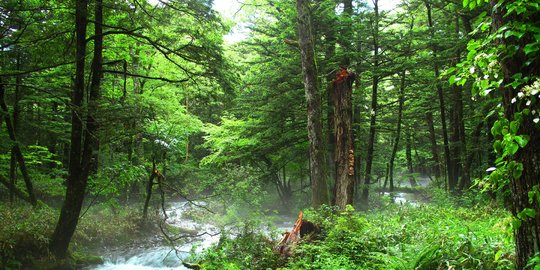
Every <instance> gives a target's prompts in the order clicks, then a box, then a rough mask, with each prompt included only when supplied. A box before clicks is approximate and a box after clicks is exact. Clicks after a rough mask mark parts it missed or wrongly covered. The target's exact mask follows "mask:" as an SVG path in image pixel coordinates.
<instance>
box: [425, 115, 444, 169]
mask: <svg viewBox="0 0 540 270" xmlns="http://www.w3.org/2000/svg"><path fill="white" fill-rule="evenodd" d="M426 124H427V126H428V130H429V141H430V143H431V159H432V162H433V167H432V170H433V172H434V174H435V178H437V179H438V178H440V177H441V171H442V170H441V162H440V159H439V147H438V146H437V138H436V136H435V127H434V124H433V113H432V112H426Z"/></svg>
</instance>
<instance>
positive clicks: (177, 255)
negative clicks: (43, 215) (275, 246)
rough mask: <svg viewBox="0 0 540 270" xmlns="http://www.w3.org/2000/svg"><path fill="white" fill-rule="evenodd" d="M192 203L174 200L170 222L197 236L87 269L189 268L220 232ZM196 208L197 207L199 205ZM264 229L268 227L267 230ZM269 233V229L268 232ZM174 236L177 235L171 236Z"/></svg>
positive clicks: (286, 224) (286, 223) (286, 225)
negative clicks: (198, 216)
mask: <svg viewBox="0 0 540 270" xmlns="http://www.w3.org/2000/svg"><path fill="white" fill-rule="evenodd" d="M383 196H389V197H391V198H392V200H393V201H394V203H397V204H405V203H410V204H412V205H413V206H417V201H416V199H415V197H414V194H409V193H402V192H399V193H394V194H389V193H384V194H383ZM191 207H192V205H190V204H189V203H187V202H173V203H171V204H170V205H169V206H168V207H167V209H166V213H167V216H168V219H167V221H166V222H167V223H168V225H170V226H173V227H176V228H178V229H180V230H181V231H184V232H190V233H192V234H195V235H196V236H195V237H192V238H190V239H189V240H190V241H187V242H185V243H184V244H181V245H178V246H176V247H175V249H176V251H175V249H173V248H172V247H170V246H165V245H164V244H162V243H161V242H163V241H157V242H158V243H159V244H155V245H150V246H138V247H129V248H123V249H120V250H113V251H107V250H106V251H104V253H106V254H105V255H103V259H104V263H103V264H101V265H95V266H91V267H88V268H86V269H87V270H152V269H161V270H163V269H176V270H179V269H180V270H187V269H188V268H186V267H184V266H183V265H182V260H184V259H185V258H187V256H188V255H189V253H190V251H191V250H192V248H194V247H195V246H196V250H195V251H196V252H201V251H202V250H203V249H205V248H208V247H210V246H211V245H212V244H214V243H217V242H218V241H219V237H220V236H219V231H218V229H217V228H216V227H214V226H212V225H210V224H203V223H198V222H195V221H194V220H192V219H189V218H187V217H185V216H184V215H183V214H184V213H186V212H187V211H189V210H190V208H191ZM195 207H196V206H195ZM277 219H278V220H280V222H278V223H274V225H275V227H276V228H277V229H278V230H279V231H286V230H290V229H291V228H292V225H293V223H294V221H295V220H296V217H285V216H278V217H277ZM263 231H264V230H263ZM266 232H268V231H266ZM171 236H172V237H174V235H171Z"/></svg>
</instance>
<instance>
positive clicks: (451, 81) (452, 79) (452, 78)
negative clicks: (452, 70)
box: [448, 75, 456, 84]
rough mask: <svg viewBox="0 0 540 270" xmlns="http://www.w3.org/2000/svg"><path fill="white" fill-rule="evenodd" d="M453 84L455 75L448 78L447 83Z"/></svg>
mask: <svg viewBox="0 0 540 270" xmlns="http://www.w3.org/2000/svg"><path fill="white" fill-rule="evenodd" d="M454 82H456V75H452V76H450V78H448V83H450V84H454Z"/></svg>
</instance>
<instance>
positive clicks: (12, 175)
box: [9, 51, 22, 203]
mask: <svg viewBox="0 0 540 270" xmlns="http://www.w3.org/2000/svg"><path fill="white" fill-rule="evenodd" d="M16 61H17V62H16V64H15V65H16V69H17V70H21V54H20V53H19V52H18V51H17V59H16ZM21 85H22V77H21V75H17V76H16V77H15V100H14V101H13V133H14V135H15V137H19V135H18V134H19V114H20V113H21V108H20V106H19V102H20V100H21ZM15 152H16V150H15V149H13V148H12V149H11V160H10V164H9V181H10V182H11V184H12V185H13V186H15V184H16V182H17V155H16V153H15ZM13 199H14V194H13V193H12V192H10V193H9V201H10V202H11V203H13Z"/></svg>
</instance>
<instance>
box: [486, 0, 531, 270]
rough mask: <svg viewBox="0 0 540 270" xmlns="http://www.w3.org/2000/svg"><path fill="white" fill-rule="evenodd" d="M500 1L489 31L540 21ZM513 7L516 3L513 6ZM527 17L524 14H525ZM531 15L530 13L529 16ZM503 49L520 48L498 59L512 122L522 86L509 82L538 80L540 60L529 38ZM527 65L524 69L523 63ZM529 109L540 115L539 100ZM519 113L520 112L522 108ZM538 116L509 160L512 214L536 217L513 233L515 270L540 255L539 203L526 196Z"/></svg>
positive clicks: (526, 120) (507, 42)
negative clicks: (514, 171)
mask: <svg viewBox="0 0 540 270" xmlns="http://www.w3.org/2000/svg"><path fill="white" fill-rule="evenodd" d="M498 2H499V1H496V0H491V1H490V3H491V6H492V8H493V13H492V15H491V16H492V21H493V22H492V27H493V28H494V31H497V30H498V29H500V28H501V27H503V26H505V25H507V24H513V25H517V24H522V23H523V24H527V23H531V22H538V21H540V14H539V13H534V15H531V16H524V15H523V14H520V15H516V13H513V14H511V15H509V16H505V15H506V6H505V5H508V4H509V3H511V2H515V1H507V2H505V5H502V6H499V7H496V6H498V5H497V3H498ZM513 4H515V3H513ZM525 14H527V13H525ZM529 15H530V12H529ZM497 42H498V43H499V44H498V45H502V46H504V47H506V48H509V47H516V48H520V49H519V50H518V51H516V52H515V53H512V54H509V53H507V51H504V53H502V54H501V55H500V56H499V57H500V59H499V61H500V63H501V67H502V71H503V75H504V80H503V83H502V84H501V86H500V91H501V94H502V104H503V107H504V115H505V118H506V119H508V120H510V121H512V120H513V119H514V116H515V114H516V113H518V112H519V111H520V108H519V107H518V106H519V102H512V100H513V99H518V98H519V97H518V93H519V92H520V91H521V90H522V88H523V86H524V85H520V86H519V87H517V88H516V89H514V88H513V87H512V86H510V83H511V82H513V81H514V79H513V78H512V77H513V76H514V75H515V74H518V73H519V74H521V75H522V77H524V78H525V77H529V78H538V77H540V59H539V58H538V57H535V58H530V56H529V57H528V56H527V55H526V54H525V53H524V52H523V48H524V47H525V45H526V44H528V43H532V42H534V37H532V35H531V34H528V35H525V36H523V37H522V38H520V39H516V38H514V37H508V38H501V39H499V40H498V41H497ZM528 61H530V62H529V63H528V65H524V64H523V63H527V62H528ZM528 108H529V109H531V111H532V110H536V111H537V112H538V111H540V100H538V99H536V101H535V102H534V103H532V104H530V105H529V107H528ZM521 109H522V108H521ZM534 117H538V115H532V114H529V115H524V116H523V122H522V123H521V125H520V127H519V129H518V132H517V134H526V135H528V136H529V137H530V139H529V142H528V144H527V145H526V146H525V147H524V148H521V149H519V150H518V151H517V153H516V154H515V155H514V156H512V157H510V160H515V161H518V162H521V163H522V164H523V172H522V175H521V177H517V178H516V177H510V188H511V191H512V214H513V215H514V216H517V215H518V213H521V212H522V211H523V210H524V209H527V208H528V209H533V210H534V211H535V213H536V215H535V216H534V217H530V218H529V217H527V218H525V219H524V220H522V222H521V225H520V226H517V228H516V229H515V230H514V238H515V242H516V269H525V266H526V265H527V261H528V260H529V258H531V257H532V256H534V255H535V254H536V255H537V254H538V253H539V252H540V202H539V201H538V200H537V199H533V200H530V199H529V198H530V197H529V192H534V191H533V189H535V188H536V192H538V187H540V166H538V164H539V163H540V151H538V149H540V130H539V128H538V125H535V124H534V122H533V118H534Z"/></svg>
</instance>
